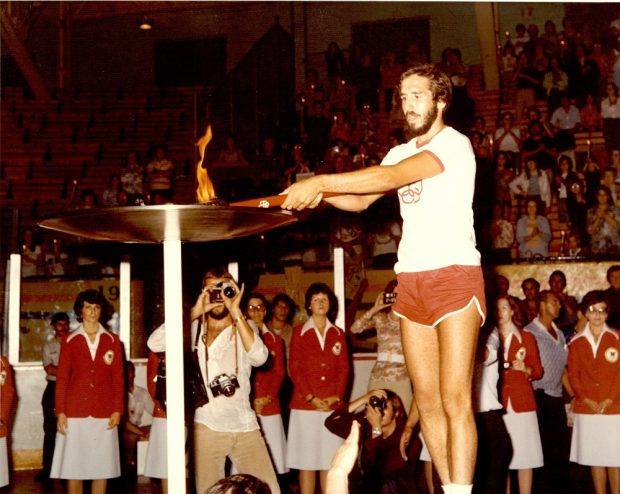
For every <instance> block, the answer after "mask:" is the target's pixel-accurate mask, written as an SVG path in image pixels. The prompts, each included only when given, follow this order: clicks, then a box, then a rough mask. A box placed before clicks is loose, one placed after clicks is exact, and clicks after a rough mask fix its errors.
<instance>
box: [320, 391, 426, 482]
mask: <svg viewBox="0 0 620 494" xmlns="http://www.w3.org/2000/svg"><path fill="white" fill-rule="evenodd" d="M362 407H364V408H363V410H361V408H362ZM358 410H359V411H358ZM354 420H356V421H357V422H358V423H359V424H360V426H361V427H360V438H361V440H360V444H361V446H360V447H361V452H360V455H359V462H357V464H356V466H355V467H354V468H353V471H352V472H351V473H350V475H349V489H350V492H362V490H363V492H390V493H403V494H404V493H409V492H415V480H414V474H413V463H410V462H409V461H407V460H405V459H404V458H403V456H402V455H401V452H400V438H401V435H402V433H403V431H404V428H405V424H406V421H407V412H406V411H405V409H404V407H403V404H402V402H401V399H400V397H399V396H398V395H397V394H396V393H394V392H393V391H390V390H384V389H381V390H376V389H375V390H372V391H369V392H368V393H366V394H365V395H363V396H361V397H360V398H358V399H356V400H353V401H352V402H351V403H349V404H345V405H343V406H341V407H340V408H338V409H337V410H335V411H334V412H333V413H332V414H331V415H330V416H329V417H328V418H327V419H326V420H325V426H326V427H327V428H328V429H329V430H330V431H331V432H332V433H334V434H336V435H338V436H340V437H342V438H346V437H347V435H348V434H349V431H350V430H351V424H352V423H353V421H354ZM414 459H416V458H414V456H413V455H411V460H412V462H413V460H414ZM388 489H389V490H388Z"/></svg>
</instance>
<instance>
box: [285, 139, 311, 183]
mask: <svg viewBox="0 0 620 494" xmlns="http://www.w3.org/2000/svg"><path fill="white" fill-rule="evenodd" d="M311 171H312V170H311V169H310V162H309V161H308V159H307V158H306V156H305V153H304V148H303V146H302V144H301V143H297V144H295V145H294V146H293V148H292V149H291V156H290V158H289V163H287V165H286V170H285V171H284V179H283V181H281V182H280V189H285V188H286V187H288V186H289V185H291V184H293V183H295V182H296V181H297V174H304V173H310V172H311Z"/></svg>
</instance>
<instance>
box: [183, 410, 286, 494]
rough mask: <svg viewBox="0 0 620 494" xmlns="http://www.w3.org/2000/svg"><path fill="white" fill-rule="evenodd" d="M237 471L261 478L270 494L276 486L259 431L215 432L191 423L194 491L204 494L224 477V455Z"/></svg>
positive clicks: (273, 493) (275, 478)
mask: <svg viewBox="0 0 620 494" xmlns="http://www.w3.org/2000/svg"><path fill="white" fill-rule="evenodd" d="M227 456H228V457H229V458H230V459H231V461H232V462H233V463H234V464H235V467H236V468H237V471H238V472H239V473H249V474H251V475H254V476H255V477H258V478H259V479H261V480H263V481H264V482H266V483H267V484H269V487H270V488H271V492H272V494H280V487H279V485H278V479H277V477H276V474H275V471H274V468H273V465H272V463H271V458H270V456H269V452H268V450H267V446H266V444H265V440H264V439H263V436H262V434H261V431H260V430H255V431H250V432H218V431H214V430H212V429H209V428H208V427H207V426H205V425H203V424H200V423H198V422H194V460H195V462H194V465H195V470H196V472H195V474H196V492H197V493H198V494H202V493H204V492H205V491H206V490H207V489H208V488H209V487H211V486H212V485H213V484H215V483H216V482H217V481H218V480H220V479H223V478H224V477H225V476H226V473H225V471H224V465H225V463H226V457H227Z"/></svg>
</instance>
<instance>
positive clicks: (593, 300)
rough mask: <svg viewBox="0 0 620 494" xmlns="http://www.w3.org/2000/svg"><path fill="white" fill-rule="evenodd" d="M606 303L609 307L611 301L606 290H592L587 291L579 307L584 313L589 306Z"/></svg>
mask: <svg viewBox="0 0 620 494" xmlns="http://www.w3.org/2000/svg"><path fill="white" fill-rule="evenodd" d="M600 303H604V304H605V305H606V306H607V308H608V309H609V301H608V300H607V294H606V293H605V291H604V290H592V291H590V292H588V293H586V294H585V295H584V296H583V298H582V299H581V303H580V304H579V309H580V310H581V312H583V313H584V314H585V313H586V311H587V310H588V307H590V306H591V305H595V304H600Z"/></svg>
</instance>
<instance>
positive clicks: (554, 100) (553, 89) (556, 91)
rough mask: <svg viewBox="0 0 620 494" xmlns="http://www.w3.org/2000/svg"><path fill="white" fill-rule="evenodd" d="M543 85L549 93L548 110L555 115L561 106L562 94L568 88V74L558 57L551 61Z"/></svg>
mask: <svg viewBox="0 0 620 494" xmlns="http://www.w3.org/2000/svg"><path fill="white" fill-rule="evenodd" d="M542 85H543V88H544V89H545V92H546V95H547V112H548V114H549V115H553V112H554V111H555V110H556V108H557V107H558V106H560V99H561V97H562V94H563V93H564V92H565V91H566V90H567V89H568V75H567V74H566V72H564V71H563V70H562V68H561V66H560V59H559V58H558V57H553V58H551V60H550V61H549V67H548V68H547V71H546V72H545V77H544V79H543V83H542Z"/></svg>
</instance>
